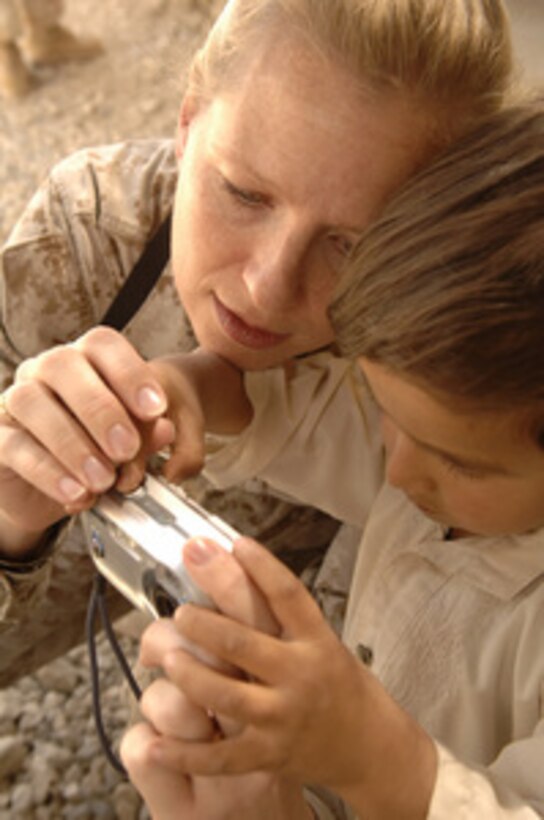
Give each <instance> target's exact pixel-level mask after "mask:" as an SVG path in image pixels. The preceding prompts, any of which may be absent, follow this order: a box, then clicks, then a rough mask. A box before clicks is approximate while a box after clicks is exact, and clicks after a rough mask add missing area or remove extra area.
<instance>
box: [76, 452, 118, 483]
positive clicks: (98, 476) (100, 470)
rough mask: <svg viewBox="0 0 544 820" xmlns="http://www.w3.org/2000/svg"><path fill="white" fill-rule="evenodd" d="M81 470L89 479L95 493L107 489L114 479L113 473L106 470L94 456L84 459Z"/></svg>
mask: <svg viewBox="0 0 544 820" xmlns="http://www.w3.org/2000/svg"><path fill="white" fill-rule="evenodd" d="M83 470H84V472H85V475H86V476H87V478H88V479H89V482H90V484H91V487H92V489H93V490H96V491H97V492H100V491H101V490H105V489H106V487H109V486H110V484H111V483H112V481H113V479H114V474H113V472H112V471H111V470H108V468H107V467H105V466H104V464H102V462H101V461H99V460H98V459H97V458H95V457H94V456H89V458H87V459H85V463H84V464H83Z"/></svg>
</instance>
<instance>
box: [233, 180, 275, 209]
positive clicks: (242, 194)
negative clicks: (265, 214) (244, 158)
mask: <svg viewBox="0 0 544 820" xmlns="http://www.w3.org/2000/svg"><path fill="white" fill-rule="evenodd" d="M223 185H224V187H225V190H226V191H227V193H228V194H229V195H230V196H231V197H232V198H233V199H235V200H236V201H237V202H239V203H241V204H242V205H247V206H249V207H255V205H262V204H263V203H264V201H265V199H264V196H263V195H262V194H259V193H257V192H255V191H247V190H245V189H244V188H238V187H237V186H236V185H233V184H232V182H230V181H229V180H228V179H225V177H223Z"/></svg>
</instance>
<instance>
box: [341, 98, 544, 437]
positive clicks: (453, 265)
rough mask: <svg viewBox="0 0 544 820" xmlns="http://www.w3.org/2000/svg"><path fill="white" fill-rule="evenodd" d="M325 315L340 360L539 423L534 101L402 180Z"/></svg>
mask: <svg viewBox="0 0 544 820" xmlns="http://www.w3.org/2000/svg"><path fill="white" fill-rule="evenodd" d="M330 316H331V321H332V323H333V326H334V328H335V332H336V336H337V343H338V345H339V348H340V350H341V352H342V353H343V355H345V356H348V357H357V356H365V357H367V358H369V359H371V360H373V361H376V362H379V363H380V364H383V365H385V366H386V367H388V368H390V369H392V370H393V371H395V372H396V373H398V374H400V375H403V376H404V377H406V378H408V379H410V380H413V381H415V382H419V383H423V384H425V385H426V386H427V387H430V388H432V389H435V390H437V391H439V392H443V393H445V394H447V395H448V396H450V397H457V398H458V399H459V401H462V402H465V403H468V404H469V405H471V406H479V407H481V408H482V409H489V408H498V409H506V408H512V409H516V408H519V407H521V406H525V407H532V408H533V410H534V409H535V408H536V409H537V414H538V416H539V419H544V412H543V410H544V99H537V100H533V101H529V102H526V103H524V104H520V105H518V106H516V107H511V108H508V109H506V110H504V111H502V112H501V113H499V114H496V115H494V116H493V117H491V118H490V119H489V121H488V122H487V124H486V125H485V126H483V127H480V128H479V129H478V130H477V131H476V132H473V133H471V134H469V135H468V136H465V137H464V138H463V140H461V141H460V142H459V143H457V144H456V145H455V146H454V147H453V148H450V149H449V150H448V151H447V152H446V153H445V154H443V155H442V157H441V158H440V159H439V160H437V161H436V162H435V163H434V164H433V165H432V166H430V167H428V168H427V169H426V170H424V171H423V172H422V173H420V174H419V175H418V176H417V177H416V178H415V179H413V180H412V181H411V182H409V183H408V184H407V185H406V186H405V187H404V189H403V191H402V192H401V193H400V194H399V195H398V196H397V197H396V198H395V199H394V201H392V202H391V203H390V205H389V206H388V207H387V208H386V210H385V212H384V213H383V215H382V218H381V219H380V220H379V221H378V222H377V223H375V224H374V225H373V226H372V227H371V228H370V229H369V231H368V232H367V234H366V235H365V236H364V237H363V239H362V240H361V242H360V244H359V246H358V247H357V249H356V252H355V253H354V255H353V258H352V259H351V260H350V263H349V271H347V272H346V277H345V279H344V281H343V283H342V284H341V287H340V288H339V292H338V296H337V298H336V299H335V301H334V303H333V305H332V306H331V309H330ZM541 431H542V427H540V428H539V431H538V432H539V435H540V436H541V435H542V432H541ZM541 443H542V440H541Z"/></svg>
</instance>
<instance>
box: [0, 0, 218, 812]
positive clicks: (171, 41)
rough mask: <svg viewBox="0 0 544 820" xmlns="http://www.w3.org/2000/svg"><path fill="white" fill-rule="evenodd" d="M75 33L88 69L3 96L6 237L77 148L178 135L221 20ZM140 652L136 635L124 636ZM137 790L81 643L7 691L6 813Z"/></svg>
mask: <svg viewBox="0 0 544 820" xmlns="http://www.w3.org/2000/svg"><path fill="white" fill-rule="evenodd" d="M65 5H66V15H65V18H64V22H66V23H67V24H68V25H69V26H70V27H71V28H72V29H73V30H74V31H77V32H81V33H85V34H87V35H92V36H96V37H98V38H100V40H101V41H102V43H103V45H104V54H103V55H102V56H100V57H99V58H97V59H95V60H93V61H92V62H89V63H86V64H70V65H65V66H63V67H62V68H57V69H44V68H42V69H40V70H39V71H38V72H37V74H36V76H37V82H38V84H37V87H36V89H35V90H34V91H33V92H32V94H30V95H29V96H28V97H26V98H24V99H22V100H18V101H17V102H9V103H8V102H5V101H2V100H0V191H1V192H2V193H1V200H0V202H1V204H0V242H1V241H3V240H4V239H5V238H6V236H7V234H8V231H9V230H10V228H11V226H12V225H13V223H14V222H15V220H16V219H17V217H18V215H19V213H20V212H21V210H22V208H23V207H24V204H25V203H26V201H27V200H28V199H29V198H30V196H31V195H32V193H33V192H34V190H35V189H36V187H37V186H38V185H39V183H40V181H41V180H42V179H43V178H44V176H45V175H46V173H47V172H48V169H49V168H50V167H51V166H52V165H53V164H54V163H55V162H57V161H58V160H60V159H61V158H62V157H63V156H65V155H66V154H68V153H70V152H71V151H73V150H76V149H77V148H80V147H84V146H88V145H93V144H101V143H106V142H114V141H116V140H121V139H124V138H127V137H131V138H134V137H149V136H168V135H171V134H173V133H174V129H175V125H176V118H177V109H178V105H179V100H180V95H181V91H182V88H183V82H182V75H183V64H184V61H186V60H187V58H188V57H190V55H191V53H192V52H193V50H194V49H195V47H196V46H197V44H198V43H199V42H200V40H201V38H202V36H203V34H204V33H205V31H206V29H207V27H208V25H209V21H210V19H211V17H212V14H213V11H212V8H213V4H212V0H138V2H136V3H134V2H133V1H132V0H100V3H99V4H97V3H95V2H92V0H66V3H65ZM122 642H123V647H124V649H125V652H126V654H127V656H128V657H129V658H131V659H134V657H135V653H136V641H135V640H134V639H131V638H130V637H128V635H127V636H125V637H123V638H122ZM98 645H99V658H100V661H99V662H100V668H101V673H102V674H101V679H102V702H103V709H104V721H105V724H106V726H107V727H108V730H109V731H110V732H111V734H112V736H113V737H114V738H115V737H118V736H119V734H120V732H121V731H122V729H123V727H125V726H126V724H127V720H128V710H129V707H128V698H127V691H126V689H125V687H124V684H123V682H122V680H121V675H120V672H119V669H118V666H117V664H116V662H115V660H114V658H113V655H112V653H111V650H110V649H109V646H107V645H106V644H105V643H104V642H103V641H99V644H98ZM146 817H148V815H147V812H146V810H145V808H144V807H143V806H142V804H141V801H140V800H139V798H138V795H137V794H136V793H135V791H134V790H133V789H132V787H131V786H130V785H129V784H127V783H125V782H123V780H122V778H121V777H120V776H119V775H118V774H117V773H116V772H115V771H114V770H113V769H112V768H111V766H110V765H109V763H108V762H107V760H106V758H105V756H104V754H103V753H102V751H101V748H100V745H99V741H98V737H97V733H96V730H95V725H94V719H93V716H92V708H91V689H90V684H89V667H88V659H87V650H86V648H85V647H80V648H77V649H75V650H73V651H72V652H70V653H69V654H68V655H66V656H65V657H63V658H61V659H59V660H57V661H55V662H54V663H51V664H49V665H48V666H45V667H43V668H42V669H41V670H40V671H39V672H38V673H37V674H36V675H33V676H29V677H25V678H23V679H22V680H20V681H19V682H18V684H17V685H16V686H12V687H10V688H8V689H4V690H3V691H0V820H60V819H61V818H62V820H91V819H92V818H101V819H102V820H113V819H114V818H118V820H143V818H146Z"/></svg>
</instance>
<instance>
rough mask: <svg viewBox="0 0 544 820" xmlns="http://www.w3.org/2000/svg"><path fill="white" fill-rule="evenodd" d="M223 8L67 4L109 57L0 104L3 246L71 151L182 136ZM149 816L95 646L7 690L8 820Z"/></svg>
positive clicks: (2, 765) (515, 5)
mask: <svg viewBox="0 0 544 820" xmlns="http://www.w3.org/2000/svg"><path fill="white" fill-rule="evenodd" d="M214 2H215V0H137V2H133V0H100V3H99V4H97V3H96V2H93V0H66V6H67V13H66V17H65V21H66V22H67V23H68V24H69V25H70V27H71V28H73V29H74V30H76V31H79V32H84V33H86V34H89V35H94V36H97V37H99V38H100V39H101V41H102V42H103V44H104V54H103V56H101V57H99V58H98V59H96V60H93V61H92V62H90V63H88V64H72V65H66V66H64V67H62V68H59V69H55V70H53V69H47V70H46V69H41V70H40V72H39V73H38V74H37V79H38V86H37V88H36V90H35V91H34V92H33V93H32V94H31V95H29V96H28V97H27V98H25V99H23V100H20V101H18V102H13V103H9V104H8V103H6V102H2V101H1V100H0V191H1V200H0V201H1V206H0V242H1V241H2V240H3V239H5V237H6V236H7V233H8V231H9V229H10V227H11V226H12V225H13V223H14V221H15V219H16V218H17V215H18V214H19V213H20V211H21V209H22V208H23V206H24V204H25V202H26V201H27V200H28V198H29V197H30V196H31V195H32V193H33V191H34V190H35V188H36V187H37V185H38V184H39V183H40V181H41V180H42V179H43V177H44V176H45V174H46V173H47V171H48V169H49V168H50V167H51V165H52V164H53V163H55V162H56V161H57V160H59V159H61V158H62V157H63V156H65V155H66V154H68V153H69V152H71V151H73V150H75V149H77V148H80V147H83V146H88V145H92V144H99V143H105V142H112V141H116V140H119V139H123V138H127V137H148V136H163V135H170V134H172V133H173V132H174V129H175V124H176V115H177V106H178V102H179V98H180V92H181V89H182V80H181V77H182V66H183V62H184V60H186V59H187V58H188V57H189V56H190V54H191V53H192V51H193V50H194V48H195V47H196V45H197V43H198V42H199V40H200V38H201V37H202V35H203V33H204V32H205V30H206V28H207V26H208V23H209V20H210V19H211V17H212V16H213V10H212V8H211V6H212V3H214ZM218 2H219V5H220V0H218ZM215 5H217V3H215ZM510 6H511V10H512V13H513V17H514V22H515V24H516V44H517V47H518V50H519V52H520V56H521V58H522V62H523V63H524V64H525V65H526V67H527V68H528V71H529V76H530V78H531V79H534V80H538V81H540V82H542V81H544V60H543V59H542V53H541V52H542V49H541V46H542V38H543V36H544V0H510ZM123 646H124V649H125V651H126V653H127V655H128V656H129V657H130V658H134V655H135V651H136V642H135V640H134V639H131V638H130V637H129V636H126V637H124V638H123ZM99 647H100V648H99V654H100V666H101V669H102V681H103V683H102V687H103V704H104V717H105V723H106V726H107V727H108V729H109V730H110V731H111V732H112V734H113V736H117V735H118V734H119V733H120V732H121V731H122V728H123V727H124V726H125V725H126V722H127V719H128V707H127V694H126V690H125V688H124V685H123V684H122V682H121V679H120V673H119V671H118V667H117V666H116V664H115V662H114V660H113V657H112V654H111V652H110V650H109V647H107V646H106V645H104V643H99ZM146 817H147V813H146V810H145V808H144V807H143V806H142V805H141V802H140V800H139V799H138V796H137V795H136V793H135V792H134V790H133V789H132V788H131V787H130V786H129V785H128V784H127V783H124V782H123V781H122V780H121V778H120V777H119V775H117V774H116V773H115V772H114V771H113V769H112V768H111V767H110V766H109V764H108V762H107V761H106V759H105V757H104V755H103V754H102V752H101V750H100V747H99V742H98V739H97V735H96V731H95V727H94V722H93V717H92V714H91V694H90V686H89V669H88V662H87V652H86V649H85V648H78V649H75V650H73V651H72V652H70V653H69V654H68V655H66V656H65V657H64V658H61V659H59V660H58V661H56V662H54V663H52V664H49V665H48V666H46V667H44V668H43V669H41V670H40V671H39V672H38V673H37V674H36V675H34V676H32V677H26V678H24V679H22V680H21V681H20V682H19V683H18V684H17V685H16V686H13V687H10V688H8V689H5V690H4V691H0V820H34V819H36V820H59V819H61V818H62V819H63V820H64V819H66V820H87V819H88V818H89V820H91V819H92V818H103V820H110V818H119V820H143V818H146Z"/></svg>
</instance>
